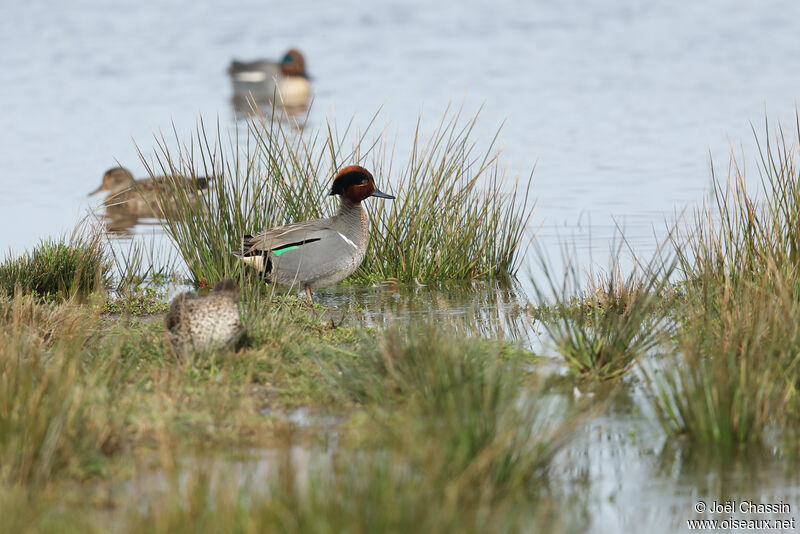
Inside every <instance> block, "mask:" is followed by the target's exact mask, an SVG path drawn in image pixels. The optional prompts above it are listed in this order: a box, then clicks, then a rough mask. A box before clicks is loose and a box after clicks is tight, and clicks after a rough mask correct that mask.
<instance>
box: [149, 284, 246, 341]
mask: <svg viewBox="0 0 800 534" xmlns="http://www.w3.org/2000/svg"><path fill="white" fill-rule="evenodd" d="M238 303H239V284H237V283H236V281H235V280H232V279H230V278H227V279H225V280H222V281H221V282H219V283H218V284H217V285H215V286H214V288H213V289H212V290H211V292H210V293H209V294H208V295H206V296H204V297H201V296H199V295H197V294H196V293H194V292H191V291H189V292H185V293H181V294H180V295H178V296H176V297H175V298H174V299H172V302H171V303H170V307H169V312H167V316H166V319H165V323H166V328H167V333H168V335H169V339H170V341H171V342H172V344H173V346H174V347H175V350H176V352H177V353H178V354H184V353H185V352H187V351H213V350H220V349H225V348H233V347H236V346H237V345H238V343H239V342H240V341H241V339H242V336H243V334H244V329H243V327H242V322H241V319H240V316H239V306H238Z"/></svg>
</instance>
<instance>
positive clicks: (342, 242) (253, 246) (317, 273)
mask: <svg viewBox="0 0 800 534" xmlns="http://www.w3.org/2000/svg"><path fill="white" fill-rule="evenodd" d="M330 194H331V195H338V196H339V197H340V200H339V211H338V212H337V213H336V215H334V216H333V217H329V218H327V219H314V220H311V221H303V222H298V223H294V224H289V225H286V226H279V227H277V228H270V229H269V230H265V231H263V232H261V233H259V234H256V235H246V236H244V238H243V239H242V246H241V249H240V250H238V251H234V254H236V255H237V256H238V257H239V258H240V259H241V260H242V261H243V262H244V263H246V264H248V265H250V266H252V267H254V268H255V269H257V270H258V271H259V272H261V273H262V274H263V275H264V277H266V278H267V279H268V280H269V281H271V282H275V283H278V284H282V285H286V286H295V287H300V288H303V289H305V291H306V295H308V298H309V300H312V297H311V290H314V289H320V288H323V287H328V286H331V285H333V284H336V283H338V282H341V281H342V280H344V279H345V278H347V277H348V276H350V275H351V274H353V272H355V270H356V269H357V268H358V266H359V265H361V262H362V261H363V260H364V255H365V253H366V250H367V241H368V240H369V220H368V218H367V213H366V211H365V210H364V208H363V207H362V206H361V202H362V201H364V200H365V199H367V198H369V197H378V198H387V199H393V198H394V197H393V196H392V195H387V194H386V193H383V192H381V191H379V190H378V188H377V187H376V186H375V179H374V178H373V177H372V174H370V172H369V171H368V170H367V169H365V168H364V167H359V166H357V165H352V166H350V167H345V168H344V169H342V170H341V171H339V173H338V174H337V175H336V177H335V178H334V180H333V186H332V187H331V192H330Z"/></svg>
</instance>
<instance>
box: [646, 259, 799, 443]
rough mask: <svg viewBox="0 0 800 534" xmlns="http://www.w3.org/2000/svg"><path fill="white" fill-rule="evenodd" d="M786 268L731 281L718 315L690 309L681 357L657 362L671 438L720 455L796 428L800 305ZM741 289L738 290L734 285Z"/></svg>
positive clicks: (653, 369) (657, 384)
mask: <svg viewBox="0 0 800 534" xmlns="http://www.w3.org/2000/svg"><path fill="white" fill-rule="evenodd" d="M781 278H782V275H781V274H780V268H779V267H777V266H776V267H775V268H774V271H773V275H772V281H773V283H771V284H769V286H764V285H761V284H757V283H754V282H747V283H736V284H731V285H730V286H728V287H727V288H726V290H724V291H723V292H722V295H721V297H720V302H718V303H716V304H715V313H701V312H700V310H691V311H690V312H689V314H688V315H687V317H686V318H685V320H684V324H683V325H682V327H681V329H680V331H679V333H678V337H677V340H678V342H677V348H678V356H677V357H675V358H670V359H665V360H659V361H657V362H651V363H650V365H648V366H646V367H645V375H646V377H647V379H648V383H649V385H650V386H651V390H652V392H653V395H652V397H651V404H652V405H653V407H654V408H655V412H656V414H657V415H658V417H659V420H660V422H661V424H662V426H663V427H664V429H665V430H666V432H667V433H668V434H671V435H686V436H688V437H689V438H690V439H691V440H693V441H696V442H698V443H701V444H704V445H708V446H713V447H714V448H715V450H723V449H724V450H732V449H733V448H734V447H738V446H741V445H748V444H754V443H763V442H764V435H765V431H766V430H767V429H768V428H769V427H772V428H786V427H787V426H792V425H793V423H791V417H790V416H789V415H790V413H791V412H790V411H788V409H789V408H790V407H791V406H792V405H796V402H797V399H796V393H795V391H796V387H797V385H798V377H800V374H799V373H798V370H797V364H798V363H800V326H798V325H800V302H798V301H797V300H796V299H795V297H794V295H793V290H792V288H791V286H790V285H789V284H787V283H786V280H783V283H775V282H779V281H780V280H781ZM734 285H735V288H734V287H733V286H734Z"/></svg>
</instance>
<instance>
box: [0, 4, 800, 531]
mask: <svg viewBox="0 0 800 534" xmlns="http://www.w3.org/2000/svg"><path fill="white" fill-rule="evenodd" d="M0 15H1V16H0V50H1V51H2V52H0V81H2V91H1V92H0V169H2V172H0V193H1V194H0V246H2V247H4V249H5V250H7V249H9V248H10V249H11V250H12V251H15V252H19V251H22V250H24V249H26V248H29V247H31V246H32V245H33V244H34V243H35V242H36V241H38V240H39V239H40V238H43V237H47V236H54V235H59V234H62V233H64V232H67V231H69V230H70V229H71V228H72V227H73V225H74V223H75V222H76V221H77V220H78V219H79V218H80V217H81V216H82V215H83V214H84V213H85V212H86V211H87V209H90V208H91V207H92V206H96V205H97V203H98V200H94V199H89V198H87V193H88V192H89V191H91V190H93V189H95V188H96V187H97V185H99V181H100V177H101V175H102V173H103V172H104V171H105V170H106V169H107V168H109V167H111V166H114V165H116V163H117V162H119V163H120V164H122V165H125V166H127V167H129V168H131V169H132V170H133V171H134V173H135V174H136V175H143V174H145V172H144V167H143V165H142V164H141V163H140V162H139V160H138V157H137V154H136V150H135V147H134V144H133V141H134V140H135V142H136V143H138V145H139V146H140V147H141V148H142V149H143V151H144V152H145V154H152V147H153V135H154V134H157V133H158V132H160V131H165V132H169V131H170V130H171V129H172V127H173V125H174V126H175V128H176V129H177V131H178V133H179V135H182V136H188V135H189V132H190V130H191V129H192V128H194V127H195V126H196V123H197V120H198V118H199V117H200V116H202V117H204V118H205V119H206V120H207V121H214V120H216V119H217V118H219V121H220V124H221V127H222V129H223V130H231V129H233V128H235V119H234V112H233V110H232V109H231V105H230V101H229V98H230V86H229V82H228V80H227V77H226V75H225V69H226V67H227V65H228V63H229V61H230V60H231V59H232V58H233V57H239V58H243V59H247V58H255V57H278V56H279V55H280V54H282V53H283V52H284V51H285V49H286V48H288V47H289V46H296V47H298V48H299V49H301V50H302V51H303V52H304V54H305V56H306V59H307V62H308V69H309V72H310V73H311V74H312V76H313V83H314V91H315V103H314V105H313V107H312V110H311V114H310V121H311V123H312V124H322V123H323V122H324V120H325V119H326V118H328V117H331V118H336V119H338V120H339V121H342V122H345V121H347V120H348V119H349V118H350V117H351V116H353V115H356V116H357V117H358V118H359V120H360V122H361V123H362V124H366V122H367V120H368V119H369V117H370V116H371V115H372V114H373V113H374V112H375V111H376V110H377V109H378V108H379V107H380V106H381V105H383V106H384V112H383V117H385V119H386V120H389V121H391V124H392V125H393V129H394V131H396V132H397V135H398V139H399V140H400V141H401V144H402V140H404V139H410V137H411V135H412V132H413V128H414V125H415V123H416V120H417V117H418V115H419V113H420V112H421V111H424V116H423V117H424V118H423V128H426V127H427V128H429V127H430V126H432V124H433V122H434V121H435V120H436V119H437V118H438V117H439V116H440V114H441V113H442V112H443V110H444V109H445V107H446V106H447V105H448V103H449V102H451V101H456V102H461V101H462V100H463V101H464V102H465V108H466V110H467V112H471V111H472V110H476V109H477V108H478V107H479V106H480V105H484V111H483V114H482V118H481V122H480V124H479V128H480V130H479V131H480V132H481V136H482V137H483V138H484V139H485V140H486V141H488V139H489V138H490V137H491V135H492V133H493V131H494V129H495V128H496V127H497V126H498V125H499V124H500V123H501V122H503V121H506V123H505V127H504V130H503V135H502V145H503V147H504V154H503V161H504V162H505V163H506V164H507V165H509V166H510V167H511V168H512V169H516V170H520V171H522V172H523V173H526V172H527V171H528V170H529V169H530V168H531V167H532V166H533V165H534V163H537V162H538V163H537V166H536V172H535V175H534V186H533V195H534V196H535V197H536V198H537V199H538V205H537V211H536V214H535V217H534V225H533V226H534V228H532V229H531V230H533V229H535V228H540V229H539V233H538V238H537V239H538V240H539V242H540V244H541V246H542V247H543V248H544V249H545V250H546V251H548V252H549V253H550V254H551V255H554V256H557V255H558V254H559V249H558V243H559V240H562V239H566V240H568V241H573V242H574V243H575V244H576V246H577V247H578V249H579V250H580V251H582V252H581V254H583V255H584V256H588V255H589V254H591V256H592V257H593V258H594V259H595V260H598V261H600V262H601V263H602V262H603V258H605V256H606V255H607V252H608V250H609V243H610V241H611V240H612V237H613V236H614V234H615V231H616V227H617V225H619V226H620V227H622V228H624V230H625V233H626V236H627V239H628V241H629V242H630V243H631V244H632V246H633V248H634V249H635V251H636V252H637V253H640V254H647V253H648V252H649V251H652V250H653V249H654V248H655V243H656V239H655V238H654V237H653V234H654V232H655V233H656V234H657V235H663V234H664V231H663V228H664V221H665V220H671V219H672V218H673V217H674V216H675V214H676V213H680V212H681V211H683V210H685V209H690V208H691V207H692V206H695V205H697V203H698V202H702V201H703V200H704V198H705V197H706V196H707V194H708V186H709V180H710V163H709V152H710V153H711V154H713V155H714V157H715V160H714V161H715V166H717V167H719V169H720V170H722V171H723V173H724V168H725V164H726V163H727V158H728V154H729V151H730V148H731V146H732V145H733V146H734V147H736V148H737V149H739V148H741V149H743V150H744V151H745V153H747V154H749V156H750V162H751V163H752V161H753V158H752V156H754V152H753V142H752V134H751V132H750V121H753V122H754V123H756V124H761V123H763V119H764V117H765V113H766V115H767V116H769V117H770V119H772V120H773V121H775V120H779V121H784V122H787V123H788V122H790V121H792V120H793V114H794V106H795V101H796V99H797V96H798V91H800V89H799V88H800V38H798V35H800V31H799V30H800V3H798V2H790V1H772V0H765V1H761V2H745V1H736V0H727V1H723V0H708V1H705V2H693V3H684V2H674V1H665V0H664V1H662V0H659V1H654V2H647V3H643V2H633V1H629V2H626V1H620V2H612V1H608V2H601V1H598V0H591V1H583V2H581V1H568V2H553V3H544V2H525V1H521V0H520V1H507V2H493V3H491V4H489V3H475V2H463V1H454V0H445V1H441V2H427V1H426V2H423V1H408V2H382V3H377V2H376V3H369V4H366V3H362V2H352V1H349V0H345V1H344V2H324V3H323V2H318V3H302V4H298V3H296V2H285V3H282V4H280V5H277V4H276V5H269V6H268V5H266V4H265V3H264V2H255V1H253V2H227V3H226V4H225V7H222V6H220V5H212V4H211V3H207V4H203V5H197V3H196V2H189V1H187V0H176V1H173V2H168V3H162V2H143V1H137V2H114V3H106V2H100V1H94V0H88V1H76V2H69V3H57V2H25V3H9V2H6V3H5V4H4V5H3V6H2V7H0ZM750 168H751V169H753V166H752V165H751V167H750ZM751 174H754V173H751ZM135 231H136V232H137V233H140V234H144V233H150V232H152V231H153V227H152V226H147V225H143V226H140V227H137V228H136V230H135ZM532 257H533V256H532V255H531V258H532ZM584 259H585V258H584ZM529 263H532V259H531V260H530V261H529ZM344 293H345V294H346V291H345V292H344ZM342 295H343V293H341V292H340V293H337V292H333V293H331V294H329V295H328V296H327V297H326V298H328V299H330V300H331V302H334V301H336V299H340V298H346V296H345V297H342ZM376 299H377V297H376ZM378 300H380V299H378ZM505 306H506V303H503V302H501V303H500V304H497V305H496V306H495V308H497V309H500V308H502V309H505ZM495 308H492V309H495ZM376 310H377V311H374V312H372V313H373V314H374V315H375V316H376V317H377V316H378V315H380V314H379V313H378V311H380V308H377V309H376ZM454 313H462V312H461V311H456V312H454ZM489 313H492V312H489ZM374 320H375V321H379V319H374ZM631 417H632V418H633V419H631ZM645 420H646V418H643V417H642V416H641V415H638V416H628V415H625V414H616V415H615V414H611V415H609V416H608V418H605V419H599V420H597V421H595V422H594V423H593V424H592V426H591V428H590V429H588V433H587V438H586V439H587V440H589V441H588V443H593V444H594V446H593V447H589V446H588V445H587V447H586V452H585V453H584V456H583V459H584V464H581V463H580V462H577V461H576V462H575V464H574V466H573V468H574V469H582V467H581V466H582V465H585V470H586V473H587V476H588V477H589V479H590V480H591V488H592V490H593V495H594V497H593V498H592V499H591V502H593V503H594V504H593V505H592V506H594V508H592V510H594V512H593V521H594V523H593V524H594V525H595V526H594V527H593V528H595V530H596V531H598V532H603V531H611V530H625V531H630V530H638V528H639V526H640V525H641V524H648V526H651V525H652V526H654V527H655V529H656V530H661V531H672V530H674V529H675V528H676V527H677V524H676V523H675V521H676V518H680V517H684V516H686V517H689V514H690V511H691V506H692V504H693V502H694V501H695V500H696V499H697V498H698V496H701V497H707V498H708V499H712V498H718V499H719V498H723V497H724V496H726V495H729V494H734V495H740V496H742V497H749V498H751V499H753V500H757V499H758V498H763V499H767V498H773V497H774V498H784V500H786V499H792V502H793V504H794V505H797V504H798V503H800V501H798V496H797V494H798V491H797V485H796V484H795V480H794V479H793V478H792V477H789V476H784V475H780V473H782V472H785V470H784V469H783V468H781V467H780V466H777V467H776V465H773V464H770V463H769V462H766V463H765V465H764V466H761V467H763V470H762V471H759V472H758V473H757V474H756V475H758V476H756V475H754V474H753V473H752V471H751V468H752V465H748V466H741V465H740V466H738V468H736V469H734V470H733V471H732V472H730V469H729V471H728V472H726V471H725V469H728V468H723V467H720V468H718V469H717V468H714V466H710V467H709V466H706V467H704V468H703V469H694V468H693V467H691V464H690V463H687V462H688V460H685V459H684V458H683V457H682V456H681V455H680V454H678V453H675V452H674V451H669V450H668V451H667V452H666V453H663V452H660V451H662V446H661V445H654V444H653V443H654V441H653V440H650V441H648V440H646V439H642V442H637V443H636V444H631V443H629V442H627V441H625V440H626V439H627V438H625V436H627V435H628V434H629V432H630V428H629V427H631V426H632V427H635V428H638V425H640V424H642V421H645ZM631 421H633V422H631ZM623 441H624V443H623ZM575 454H578V455H579V453H575ZM664 455H666V459H665V458H664ZM664 465H666V467H663V466H664ZM687 466H689V467H687ZM698 472H699V473H702V474H698ZM765 473H768V474H769V476H767V475H766V474H765ZM731 480H732V481H733V482H731ZM670 518H671V519H670ZM668 519H669V520H668ZM642 522H644V523H642ZM651 529H652V528H651Z"/></svg>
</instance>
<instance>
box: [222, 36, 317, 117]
mask: <svg viewBox="0 0 800 534" xmlns="http://www.w3.org/2000/svg"><path fill="white" fill-rule="evenodd" d="M228 74H229V75H230V77H231V83H232V84H233V103H234V107H235V108H236V109H237V111H242V112H246V111H248V110H249V107H250V104H249V100H253V101H255V103H256V104H257V105H259V106H263V105H273V104H274V105H275V106H276V107H284V108H286V109H287V110H289V111H296V110H300V109H305V108H306V106H307V105H308V99H309V97H310V96H311V83H309V79H308V74H307V73H306V62H305V59H304V58H303V54H301V53H300V52H299V51H298V50H296V49H294V48H292V49H290V50H289V51H287V52H286V54H284V56H283V59H281V60H280V61H279V62H275V61H268V60H264V59H260V60H256V61H237V60H234V61H233V62H232V63H231V66H230V67H228Z"/></svg>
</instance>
